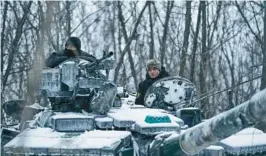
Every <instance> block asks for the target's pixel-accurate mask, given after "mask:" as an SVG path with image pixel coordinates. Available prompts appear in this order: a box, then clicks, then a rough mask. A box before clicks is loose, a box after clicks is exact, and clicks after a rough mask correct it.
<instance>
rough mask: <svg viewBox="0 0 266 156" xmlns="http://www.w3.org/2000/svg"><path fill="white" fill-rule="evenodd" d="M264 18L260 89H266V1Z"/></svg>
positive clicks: (265, 2)
mask: <svg viewBox="0 0 266 156" xmlns="http://www.w3.org/2000/svg"><path fill="white" fill-rule="evenodd" d="M263 4H264V18H263V23H264V33H263V36H264V37H263V38H264V39H263V42H264V43H263V45H262V47H263V49H262V53H263V62H262V64H263V65H262V77H261V86H260V89H261V90H262V89H264V88H266V1H264V3H263Z"/></svg>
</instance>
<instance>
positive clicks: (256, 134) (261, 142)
mask: <svg viewBox="0 0 266 156" xmlns="http://www.w3.org/2000/svg"><path fill="white" fill-rule="evenodd" d="M220 145H221V146H223V147H224V149H225V151H226V152H228V153H231V154H236V155H240V154H247V153H251V154H254V153H256V152H259V153H261V152H265V151H266V134H265V133H263V132H262V131H260V130H258V129H256V128H246V129H244V130H242V131H240V132H238V133H236V134H235V135H232V136H230V137H228V138H226V139H224V140H222V141H220Z"/></svg>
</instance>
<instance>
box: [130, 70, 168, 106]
mask: <svg viewBox="0 0 266 156" xmlns="http://www.w3.org/2000/svg"><path fill="white" fill-rule="evenodd" d="M167 76H170V75H169V73H168V72H167V71H165V68H164V67H162V70H161V71H160V74H159V76H158V77H156V78H154V79H152V78H151V77H150V76H149V74H148V73H147V74H146V79H145V80H144V81H142V82H140V83H139V88H138V92H137V97H136V100H135V104H137V105H144V97H145V94H146V92H147V90H148V88H149V87H150V86H151V85H152V84H153V83H154V82H155V81H157V80H159V79H162V78H164V77H167Z"/></svg>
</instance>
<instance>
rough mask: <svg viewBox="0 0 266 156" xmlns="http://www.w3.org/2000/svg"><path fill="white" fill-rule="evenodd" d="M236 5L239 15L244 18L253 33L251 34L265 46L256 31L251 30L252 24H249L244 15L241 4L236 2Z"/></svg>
mask: <svg viewBox="0 0 266 156" xmlns="http://www.w3.org/2000/svg"><path fill="white" fill-rule="evenodd" d="M235 4H236V7H237V9H238V11H239V13H240V14H241V16H242V18H243V19H244V21H245V22H246V24H247V25H248V28H249V30H250V31H251V33H252V34H253V35H254V36H255V38H256V39H257V41H258V42H259V43H260V44H261V45H263V43H262V39H261V38H260V37H259V36H258V35H257V34H256V33H255V32H254V30H253V29H252V28H251V26H250V24H249V22H248V20H247V18H246V17H245V15H244V13H243V12H242V10H241V8H240V6H239V4H238V3H237V1H235Z"/></svg>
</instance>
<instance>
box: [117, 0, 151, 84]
mask: <svg viewBox="0 0 266 156" xmlns="http://www.w3.org/2000/svg"><path fill="white" fill-rule="evenodd" d="M120 3H121V2H118V6H119V7H121V4H120ZM148 3H149V2H146V3H145V5H144V7H143V9H142V10H141V12H140V14H139V17H138V19H137V21H136V23H135V26H134V28H133V31H132V34H131V36H130V37H128V39H127V41H126V46H125V48H124V49H123V51H122V53H121V55H120V58H119V60H118V63H117V66H116V68H115V74H114V81H115V82H116V81H117V77H118V73H119V70H120V68H121V65H122V63H123V59H124V56H125V54H126V52H128V51H129V49H130V45H131V42H132V41H133V39H134V38H135V37H136V32H137V27H138V25H139V23H140V20H141V18H142V15H143V12H144V11H145V9H146V7H147V6H148ZM119 10H120V11H122V9H119ZM120 15H123V14H122V12H120ZM120 15H119V16H118V17H119V18H121V19H120V22H121V21H123V22H121V24H124V17H123V16H120ZM123 34H124V33H123ZM124 35H125V34H124ZM131 61H132V60H131ZM132 62H133V61H132ZM132 62H131V64H133V63H132ZM133 68H134V67H132V65H131V70H132V72H133V71H134V70H133ZM133 77H134V76H133ZM134 83H135V87H137V83H138V82H137V80H136V77H134Z"/></svg>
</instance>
